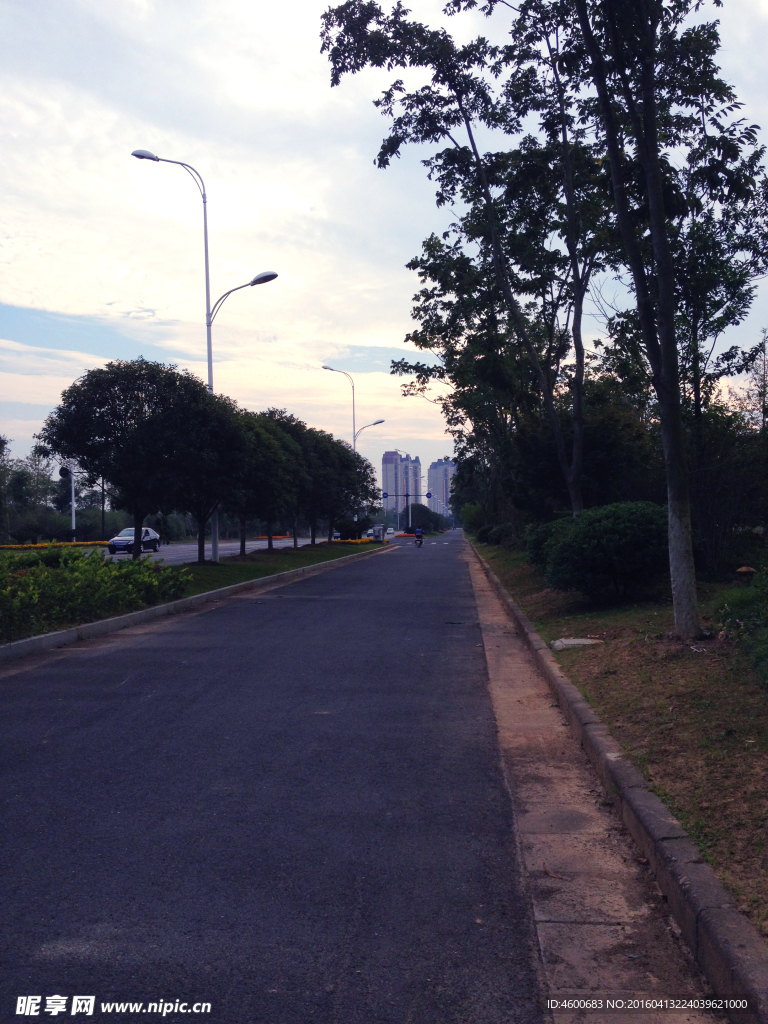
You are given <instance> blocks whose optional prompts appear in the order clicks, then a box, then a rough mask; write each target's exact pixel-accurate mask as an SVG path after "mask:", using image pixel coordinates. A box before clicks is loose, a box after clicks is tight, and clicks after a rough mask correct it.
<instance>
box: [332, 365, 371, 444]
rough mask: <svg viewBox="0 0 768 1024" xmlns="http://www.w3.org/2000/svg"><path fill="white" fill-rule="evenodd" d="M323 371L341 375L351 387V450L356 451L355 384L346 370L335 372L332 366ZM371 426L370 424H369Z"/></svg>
mask: <svg viewBox="0 0 768 1024" xmlns="http://www.w3.org/2000/svg"><path fill="white" fill-rule="evenodd" d="M323 369H324V370H330V371H331V373H343V374H344V376H345V377H346V378H347V380H348V381H349V383H350V384H351V385H352V450H353V451H355V452H356V451H357V433H356V432H355V382H354V381H353V380H352V378H351V377H350V375H349V374H348V373H347V371H346V370H336V369H334V367H333V366H324V367H323ZM370 425H371V426H372V424H370Z"/></svg>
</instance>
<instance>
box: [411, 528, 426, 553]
mask: <svg viewBox="0 0 768 1024" xmlns="http://www.w3.org/2000/svg"><path fill="white" fill-rule="evenodd" d="M413 533H414V536H415V538H416V540H415V544H416V547H417V548H420V547H421V545H422V544H423V543H424V531H423V530H422V528H421V527H420V526H417V527H416V529H415V530H414V531H413Z"/></svg>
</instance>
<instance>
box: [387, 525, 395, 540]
mask: <svg viewBox="0 0 768 1024" xmlns="http://www.w3.org/2000/svg"><path fill="white" fill-rule="evenodd" d="M387 536H388V537H394V536H395V531H394V530H393V529H392V527H391V526H390V527H389V529H388V530H387Z"/></svg>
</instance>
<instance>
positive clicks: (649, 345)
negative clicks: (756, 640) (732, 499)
mask: <svg viewBox="0 0 768 1024" xmlns="http://www.w3.org/2000/svg"><path fill="white" fill-rule="evenodd" d="M575 4H576V10H577V14H578V18H579V24H580V26H581V33H582V37H583V40H584V43H585V46H586V50H587V53H588V55H589V60H590V66H591V77H592V81H593V83H594V85H595V88H596V90H597V94H598V98H599V101H600V110H601V117H602V123H603V128H604V130H605V139H606V146H607V149H608V158H609V163H610V172H611V185H612V189H613V197H614V203H615V206H616V217H617V220H618V224H619V230H620V232H621V236H622V240H623V242H624V248H625V250H626V254H627V262H628V263H629V267H630V270H631V273H632V279H633V283H634V286H635V299H636V303H637V312H638V315H639V318H640V327H641V331H642V337H643V345H644V347H645V352H646V355H647V357H648V361H649V363H650V365H651V370H652V372H653V385H654V389H655V391H656V395H657V397H658V400H659V412H660V415H661V432H662V442H663V446H664V466H665V470H666V478H667V513H668V522H669V570H670V577H671V582H672V603H673V607H674V612H675V627H676V629H677V632H678V633H679V634H680V635H681V636H683V637H685V638H692V637H696V636H698V635H699V634H700V633H701V624H700V622H699V611H698V598H697V595H696V572H695V568H694V562H693V542H692V536H691V503H690V496H689V491H688V471H687V467H686V460H685V447H684V444H683V425H682V413H681V408H680V379H679V367H678V355H677V338H676V337H675V275H674V266H673V264H672V256H671V250H670V245H669V237H668V234H667V221H666V213H665V209H664V197H663V189H662V185H663V181H662V174H661V164H660V160H659V146H658V140H657V137H656V120H655V118H656V95H655V79H654V74H655V72H654V60H655V53H654V52H653V29H652V26H651V25H650V23H649V24H647V25H646V29H647V32H646V35H647V36H648V38H649V39H650V40H651V42H650V44H648V42H647V43H646V45H650V46H651V49H650V51H649V52H647V53H645V54H644V61H643V67H644V77H643V83H642V93H643V97H642V104H643V106H642V109H643V113H642V119H641V117H640V115H639V113H638V111H637V107H636V103H635V99H634V97H633V96H632V94H631V90H630V89H629V86H628V85H627V84H626V81H623V82H622V94H623V97H624V100H625V102H626V104H627V109H628V112H629V115H630V120H631V122H632V127H633V132H634V136H635V143H636V148H637V155H638V159H639V161H640V164H641V166H642V169H643V172H644V177H645V182H646V196H647V199H648V209H649V214H650V228H651V239H652V243H653V255H654V261H655V268H654V271H655V272H654V274H653V278H654V279H655V281H656V283H657V296H656V299H657V301H656V303H654V301H653V298H652V295H651V290H650V285H649V277H648V274H647V272H646V268H645V264H644V262H643V256H642V252H641V250H640V247H639V244H638V233H637V228H636V226H635V223H634V221H633V219H632V216H631V212H630V206H629V200H628V197H627V192H626V187H625V183H624V160H623V154H622V148H621V145H620V142H619V137H620V133H619V130H618V126H617V123H616V119H615V114H614V109H613V102H612V96H611V92H610V89H609V86H608V74H607V70H606V65H605V60H604V58H603V53H602V50H601V48H600V43H599V42H598V40H597V38H596V37H595V35H594V32H593V30H592V24H591V22H590V18H589V11H588V8H587V0H575ZM640 8H641V9H640V13H639V14H638V16H639V17H641V18H646V17H647V11H646V8H645V6H644V5H643V4H641V5H640ZM608 24H609V26H610V18H609V19H608ZM608 31H609V34H610V32H611V29H610V27H609V29H608ZM611 41H612V44H613V49H614V51H617V49H618V46H619V43H618V41H617V38H616V36H615V34H614V35H612V36H611ZM612 56H613V57H614V58H615V60H616V62H617V64H618V65H619V66H621V55H620V54H619V53H618V52H614V53H613V54H612ZM657 310H658V312H657Z"/></svg>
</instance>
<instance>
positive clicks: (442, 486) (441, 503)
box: [427, 459, 456, 515]
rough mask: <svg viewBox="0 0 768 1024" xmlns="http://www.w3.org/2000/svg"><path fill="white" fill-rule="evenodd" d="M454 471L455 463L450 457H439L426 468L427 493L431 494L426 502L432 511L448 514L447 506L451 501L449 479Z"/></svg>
mask: <svg viewBox="0 0 768 1024" xmlns="http://www.w3.org/2000/svg"><path fill="white" fill-rule="evenodd" d="M455 472H456V463H455V462H452V461H451V460H450V459H441V460H440V461H439V462H433V463H432V465H431V466H430V467H429V469H428V470H427V484H428V488H427V489H428V490H429V493H430V494H431V495H432V497H431V498H429V499H428V501H427V504H428V505H429V507H430V508H431V509H432V511H433V512H439V513H440V515H448V507H449V505H450V501H451V480H452V479H453V475H454V473H455Z"/></svg>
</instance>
